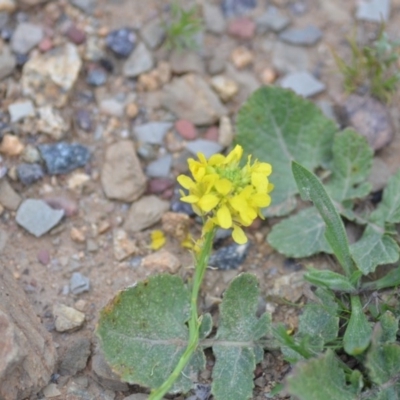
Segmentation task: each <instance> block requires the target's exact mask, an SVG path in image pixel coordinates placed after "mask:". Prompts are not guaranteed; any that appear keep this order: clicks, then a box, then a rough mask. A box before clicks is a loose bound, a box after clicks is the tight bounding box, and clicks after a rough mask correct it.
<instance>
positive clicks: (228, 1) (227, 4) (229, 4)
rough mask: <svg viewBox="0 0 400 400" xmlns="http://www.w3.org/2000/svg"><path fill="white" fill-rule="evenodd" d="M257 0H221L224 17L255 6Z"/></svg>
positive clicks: (240, 12)
mask: <svg viewBox="0 0 400 400" xmlns="http://www.w3.org/2000/svg"><path fill="white" fill-rule="evenodd" d="M256 5H257V0H223V1H222V11H223V12H224V14H225V16H226V17H232V16H235V15H241V14H245V13H247V12H249V11H251V10H252V9H253V8H255V7H256Z"/></svg>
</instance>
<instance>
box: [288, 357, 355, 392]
mask: <svg viewBox="0 0 400 400" xmlns="http://www.w3.org/2000/svg"><path fill="white" fill-rule="evenodd" d="M287 382H288V385H287V386H288V387H287V389H288V392H289V393H290V394H291V395H293V396H296V398H298V399H299V400H322V399H329V400H356V399H357V396H356V394H355V393H356V392H355V389H354V388H353V387H351V386H348V385H346V381H345V374H344V371H343V370H342V369H341V368H340V365H339V361H338V360H337V358H336V356H335V354H334V353H333V352H332V351H331V350H328V351H327V352H326V353H325V354H323V355H321V356H319V357H317V358H313V359H310V360H307V361H305V362H300V363H298V364H297V365H296V367H295V369H294V371H293V373H292V375H291V376H290V377H289V378H288V379H287Z"/></svg>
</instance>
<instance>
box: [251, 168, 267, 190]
mask: <svg viewBox="0 0 400 400" xmlns="http://www.w3.org/2000/svg"><path fill="white" fill-rule="evenodd" d="M251 184H252V185H253V186H254V187H255V188H256V189H257V192H262V193H265V192H266V191H267V189H268V180H267V178H266V176H265V175H264V174H260V173H258V172H253V173H252V174H251Z"/></svg>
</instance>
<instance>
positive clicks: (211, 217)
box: [178, 145, 273, 244]
mask: <svg viewBox="0 0 400 400" xmlns="http://www.w3.org/2000/svg"><path fill="white" fill-rule="evenodd" d="M197 156H198V158H199V160H198V161H197V160H194V159H189V160H188V163H189V169H190V172H191V173H192V176H193V179H192V178H189V177H188V176H186V175H180V176H178V182H179V183H180V184H181V186H182V187H184V188H185V189H187V190H188V191H189V194H188V195H184V194H182V196H183V197H182V198H181V200H182V201H184V202H187V203H190V204H191V205H192V207H193V210H194V212H195V213H196V214H198V215H200V216H203V217H204V216H208V218H207V220H206V222H205V224H204V227H203V234H204V233H206V232H209V231H210V230H212V229H213V228H214V227H216V226H220V227H221V228H224V229H229V228H233V232H232V237H233V240H234V241H235V242H236V243H239V244H242V243H246V242H247V237H246V235H245V233H244V232H243V229H242V228H241V226H249V225H251V223H252V222H253V221H254V220H255V219H256V218H257V216H259V217H260V218H263V215H262V213H261V208H263V207H268V206H269V205H270V203H271V197H270V196H269V193H270V192H271V190H272V189H273V185H272V183H270V182H269V181H268V176H269V175H270V174H271V172H272V167H271V165H270V164H267V163H263V162H258V161H257V160H256V161H254V162H253V163H252V162H251V156H249V157H248V160H247V163H246V164H245V165H244V166H243V167H241V166H240V161H241V159H242V156H243V148H242V147H241V146H239V145H237V146H236V147H235V148H234V149H233V150H232V151H231V152H230V153H229V154H228V155H227V156H223V155H222V154H215V155H213V156H211V157H210V158H209V159H208V160H207V159H206V157H205V156H204V154H202V153H198V155H197Z"/></svg>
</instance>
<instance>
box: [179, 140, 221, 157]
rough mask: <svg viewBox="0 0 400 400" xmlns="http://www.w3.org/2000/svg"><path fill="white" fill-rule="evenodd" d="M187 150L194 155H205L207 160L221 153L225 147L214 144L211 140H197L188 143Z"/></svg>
mask: <svg viewBox="0 0 400 400" xmlns="http://www.w3.org/2000/svg"><path fill="white" fill-rule="evenodd" d="M186 149H187V150H189V151H190V152H191V153H192V154H194V155H197V153H199V152H200V153H203V154H204V155H205V156H206V158H209V157H211V156H212V155H213V154H216V153H219V152H220V151H221V150H222V149H223V147H222V146H221V145H220V144H219V143H215V142H212V141H211V140H205V139H196V140H193V141H191V142H188V143H187V145H186Z"/></svg>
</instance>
